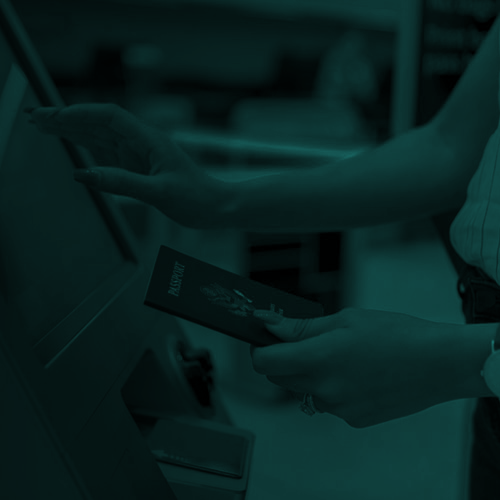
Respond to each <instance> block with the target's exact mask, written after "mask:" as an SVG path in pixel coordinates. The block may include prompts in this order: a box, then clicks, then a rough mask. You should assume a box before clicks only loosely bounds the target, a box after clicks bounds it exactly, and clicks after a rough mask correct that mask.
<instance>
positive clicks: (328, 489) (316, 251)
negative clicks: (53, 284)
mask: <svg viewBox="0 0 500 500" xmlns="http://www.w3.org/2000/svg"><path fill="white" fill-rule="evenodd" d="M452 3H453V2H451V3H450V5H451V4H452ZM479 3H481V5H483V4H484V5H483V7H484V6H486V7H488V6H490V5H493V4H495V3H496V2H490V3H488V2H479ZM438 4H439V5H440V4H442V5H441V7H439V5H438ZM444 4H447V2H441V3H439V2H437V3H436V2H434V3H433V2H428V3H426V2H415V1H413V0H412V1H410V0H350V1H349V2H345V1H341V0H309V1H308V0H203V1H201V0H198V1H187V0H177V1H176V0H141V1H140V0H135V1H134V0H128V1H127V0H72V1H71V2H68V1H65V0H45V1H44V2H39V1H36V0H16V2H15V4H14V6H15V8H16V10H17V12H18V14H19V16H20V17H21V19H22V21H23V23H24V24H25V27H26V29H27V31H28V33H29V35H30V37H31V38H32V40H33V42H34V44H35V46H36V47H37V48H38V51H39V53H40V55H41V56H42V59H43V60H44V62H45V64H46V65H47V67H48V69H49V72H50V73H51V75H52V77H53V79H54V81H55V83H56V85H57V87H58V88H59V90H60V92H61V94H62V96H63V98H64V99H65V101H66V102H67V103H68V104H72V103H78V102H88V101H94V102H115V103H117V104H119V105H121V106H123V107H124V108H126V109H129V110H130V111H132V112H133V113H135V114H137V115H139V116H141V117H143V118H144V119H145V120H147V121H149V122H151V123H154V124H155V125H157V126H158V127H161V128H163V129H164V130H165V131H167V132H169V133H170V134H171V136H172V138H173V139H174V140H176V141H177V142H178V143H179V144H180V145H181V146H182V147H183V148H184V149H185V150H186V151H187V152H188V154H190V155H192V157H193V158H194V159H195V160H196V161H197V163H198V164H199V165H201V166H203V167H204V168H206V169H207V170H208V171H209V172H211V173H212V175H214V176H220V177H221V178H224V179H228V180H243V179H245V178H250V177H254V176H258V175H265V174H267V173H270V172H274V171H280V170H283V169H289V168H307V167H310V166H311V165H314V164H317V163H318V162H319V161H322V159H323V158H324V154H325V151H329V154H331V156H332V157H335V158H337V159H339V160H341V159H342V158H345V157H348V156H351V155H354V154H358V153H359V152H361V151H364V150H366V149H369V148H372V147H374V146H376V145H377V144H380V143H381V142H383V141H385V140H386V139H388V138H389V137H391V135H393V134H395V133H398V132H401V131H403V130H404V129H405V128H408V127H409V126H412V125H414V124H416V123H418V121H419V120H425V119H428V118H429V116H421V115H420V117H419V116H417V114H416V113H415V109H416V108H418V109H419V110H420V109H428V110H429V111H428V113H427V115H431V114H432V112H433V111H432V109H430V108H432V106H434V109H435V108H436V106H439V105H440V104H441V102H442V101H443V99H444V98H445V97H446V95H447V94H448V93H449V91H450V90H451V88H452V87H453V85H454V83H455V82H456V79H457V78H458V76H459V75H460V74H461V72H462V71H463V67H461V66H455V67H453V69H452V70H446V71H444V72H443V70H442V68H441V69H439V68H438V69H436V67H437V65H435V66H434V70H433V72H431V73H432V74H431V73H427V74H424V73H425V72H423V73H418V71H419V68H421V67H420V66H419V65H420V62H421V61H422V60H423V56H422V51H419V50H417V48H420V49H422V47H424V48H425V47H427V48H429V47H430V45H429V44H430V43H431V41H432V40H431V41H430V40H429V38H426V37H425V36H424V33H425V31H424V29H423V28H422V26H423V25H429V23H432V22H434V25H435V26H438V28H440V29H443V30H445V29H447V28H450V27H452V28H453V27H455V28H457V27H458V28H457V29H459V28H461V27H463V26H466V25H467V26H470V25H471V22H472V23H473V26H479V28H478V32H479V33H482V34H484V33H485V32H486V31H487V29H488V27H489V26H490V23H491V20H492V18H493V17H494V14H493V11H491V10H488V8H486V7H484V8H483V10H482V13H481V15H482V17H481V19H479V18H478V17H477V12H476V13H475V12H473V11H472V10H466V11H463V12H459V10H460V9H458V8H457V9H458V10H457V9H455V10H454V14H453V16H452V15H451V14H450V12H448V13H446V12H444V11H443V12H440V9H441V10H442V9H443V8H444V9H445V10H446V6H444V7H443V5H444ZM425 9H427V10H425ZM433 9H434V11H437V14H436V12H433ZM485 9H486V10H485ZM458 15H460V16H461V18H460V20H458V21H457V19H458V18H457V17H456V16H458ZM488 16H489V17H488ZM436 19H437V21H436ZM421 23H424V24H421ZM425 23H427V24H425ZM436 23H437V24H436ZM464 23H465V24H464ZM478 23H479V24H478ZM410 35H411V36H413V37H414V38H413V39H409V38H408V37H409V36H410ZM434 38H436V36H434ZM437 38H438V41H437V42H435V40H434V42H435V46H436V44H437V47H438V48H439V47H441V46H440V44H443V43H444V45H443V46H442V47H441V49H443V47H444V49H446V51H445V52H446V53H447V54H448V55H449V54H451V49H450V48H449V47H446V43H445V42H443V41H442V40H441V41H439V37H437ZM415 40H417V41H415ZM434 42H433V43H434ZM426 43H427V45H426ZM476 48H477V43H476V45H475V46H473V47H461V46H460V47H454V48H453V50H455V51H457V50H460V51H462V52H464V51H465V52H467V54H468V53H470V52H471V51H472V52H473V51H474V50H475V49H476ZM444 49H443V50H444ZM435 55H436V54H435V53H434V56H435ZM422 67H423V66H422ZM427 67H430V66H427ZM402 72H403V73H402ZM422 75H423V76H422ZM424 76H427V77H428V78H427V80H425V82H424V83H426V85H427V86H426V87H425V86H422V85H420V86H418V85H417V83H418V82H421V81H423V80H422V79H423V77H424ZM421 77H422V78H421ZM419 79H420V80H419ZM417 81H418V82H417ZM422 89H424V90H425V92H424V91H423V90H422ZM419 90H420V94H419ZM411 92H413V94H412V93H411ZM422 94H425V96H430V97H429V99H428V100H430V101H431V103H430V104H426V103H422V101H421V100H419V99H420V98H421V95H422ZM426 105H427V108H425V106H426ZM405 110H406V111H405ZM405 113H406V115H405ZM412 113H413V114H412ZM116 201H117V203H118V204H119V205H120V206H121V208H122V209H123V211H124V213H125V215H126V218H127V220H128V221H129V223H130V225H131V227H132V229H133V230H134V232H135V234H136V236H137V238H138V240H139V242H140V245H141V247H142V249H143V252H144V256H145V258H148V259H153V258H154V257H155V256H156V252H157V249H158V244H161V243H165V244H168V245H170V246H174V247H176V248H178V249H179V250H181V251H184V252H186V253H188V254H191V255H193V256H195V257H197V258H201V259H204V260H206V261H207V262H211V263H213V264H216V265H218V266H220V267H223V268H226V269H228V270H231V271H234V272H238V273H240V274H245V275H247V276H249V277H251V278H252V279H255V280H258V281H261V282H263V283H266V284H270V285H272V286H275V287H277V288H281V289H283V290H286V291H288V292H291V293H295V294H297V295H301V296H304V297H307V298H310V299H312V300H316V301H319V302H321V303H322V304H323V306H324V308H325V313H326V314H333V313H335V312H337V311H339V310H340V309H341V308H342V307H345V306H352V307H361V308H371V309H381V310H388V311H396V312H403V313H406V314H411V315H414V316H418V317H422V318H426V319H429V320H433V321H443V322H450V323H462V322H463V317H462V314H461V311H460V302H459V299H458V295H457V293H456V291H455V284H456V278H457V276H456V271H455V268H454V267H453V264H452V262H451V260H450V258H449V256H448V253H447V251H446V242H443V240H442V239H441V238H440V236H439V232H438V231H437V230H436V225H435V221H429V220H424V221H417V222H412V223H408V224H397V225H387V226H379V227H376V228H365V229H357V230H353V231H348V232H343V233H339V232H330V233H321V234H260V233H241V232H234V231H224V230H221V231H216V232H204V231H194V230H188V229H185V228H182V227H180V226H178V225H177V224H176V223H174V222H172V221H169V220H167V219H166V218H164V217H158V214H155V213H153V211H151V210H150V209H149V208H148V207H144V206H142V205H140V204H138V203H136V202H133V201H130V200H125V199H121V198H118V197H117V199H116ZM179 321H180V322H181V323H182V326H183V329H184V330H185V332H186V334H187V335H188V336H189V337H190V338H191V340H192V341H193V343H194V344H196V345H197V346H201V347H208V348H209V349H210V351H211V352H212V356H213V358H214V362H215V366H216V380H217V384H218V385H219V386H220V388H221V390H222V392H223V395H224V399H225V403H226V405H227V407H228V411H229V413H230V415H231V416H232V418H233V420H234V423H235V425H237V426H239V427H242V428H246V429H250V430H252V431H254V432H255V434H256V436H257V444H256V450H255V458H254V464H253V465H252V470H253V472H252V479H251V485H250V489H249V491H248V494H247V498H248V499H250V500H253V499H257V498H259V499H268V498H269V499H271V498H284V497H285V495H286V498H289V499H291V500H292V499H295V498H304V497H306V498H310V499H316V498H317V499H324V498H336V499H342V500H356V499H364V500H366V499H382V498H383V499H384V500H389V499H396V498H397V499H400V498H403V497H404V498H406V499H409V500H412V499H417V498H426V499H428V500H429V499H434V498H435V499H438V498H439V499H440V500H448V499H449V500H458V499H463V498H465V496H464V488H465V481H466V466H467V464H466V462H467V448H468V446H469V439H470V429H469V425H468V421H469V420H468V419H469V414H470V411H471V408H472V402H470V401H455V402H452V403H448V404H446V405H441V406H440V407H436V408H432V409H429V410H427V411H425V412H422V413H420V414H418V415H415V416H412V417H408V418H405V419H401V420H398V421H396V422H389V423H387V424H382V425H379V426H376V427H374V428H369V429H363V430H356V429H352V428H350V427H349V426H347V424H345V423H344V422H343V421H341V420H340V419H337V418H336V417H332V416H315V417H314V418H313V419H308V417H307V416H305V415H303V414H302V413H301V412H300V411H299V410H298V408H297V407H298V402H297V401H295V400H293V399H291V398H290V397H289V395H288V394H287V393H284V392H283V391H281V390H279V389H278V388H276V387H275V386H272V385H271V384H270V383H269V382H267V380H266V379H265V378H263V377H260V376H258V375H256V374H255V373H254V372H253V370H252V367H251V363H250V356H249V352H248V346H246V345H241V343H240V342H237V341H234V340H232V339H230V338H226V337H224V336H223V335H221V334H219V333H217V332H213V331H210V330H208V329H206V328H202V327H199V326H196V325H193V324H191V323H189V322H187V321H184V320H179Z"/></svg>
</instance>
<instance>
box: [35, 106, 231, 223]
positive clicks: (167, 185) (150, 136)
mask: <svg viewBox="0 0 500 500" xmlns="http://www.w3.org/2000/svg"><path fill="white" fill-rule="evenodd" d="M28 111H29V110H28ZM30 113H31V118H32V121H33V122H34V123H35V124H36V126H37V128H38V129H39V131H40V132H42V133H47V134H53V135H56V136H58V137H63V138H65V139H68V140H69V141H71V142H73V143H75V144H78V145H80V146H84V147H85V148H87V149H88V150H89V151H90V152H91V153H92V155H93V157H94V159H95V160H96V162H97V165H98V167H93V168H92V169H91V172H90V174H89V173H86V172H88V171H83V170H77V171H76V172H75V174H76V175H75V179H77V180H78V181H80V182H83V183H85V184H86V185H89V186H91V187H92V188H94V189H97V190H99V191H105V192H109V193H113V194H118V195H124V196H129V197H131V198H135V199H137V200H140V201H143V202H145V203H147V204H149V205H152V206H153V207H155V208H157V209H158V210H159V211H160V212H162V213H163V214H165V215H166V216H167V217H170V218H171V219H173V220H175V221H176V222H178V223H179V224H182V225H184V226H186V227H191V228H196V229H207V228H210V227H212V226H213V225H214V224H215V222H216V221H215V219H216V217H217V213H218V211H217V210H218V208H219V207H220V205H221V204H222V203H223V196H224V193H225V190H224V187H223V186H224V184H225V183H223V182H222V181H218V180H217V179H214V178H213V177H210V176H209V175H208V174H207V173H206V172H204V171H203V170H202V169H201V168H199V167H198V166H196V165H195V164H194V163H193V161H192V160H191V159H190V158H189V157H188V156H187V155H186V154H185V153H184V152H183V151H182V150H181V149H180V148H179V147H178V146H176V145H175V144H174V143H173V142H172V141H171V140H170V139H169V137H168V135H167V133H166V132H164V131H161V130H159V129H156V128H154V127H152V126H149V125H146V124H145V123H143V122H142V121H140V120H139V119H138V118H136V117H135V116H134V115H133V114H131V113H129V112H128V111H126V110H125V109H123V108H121V107H119V106H117V105H115V104H94V103H88V104H87V103H84V104H75V105H72V106H68V107H64V108H51V107H40V108H35V109H34V110H31V111H30Z"/></svg>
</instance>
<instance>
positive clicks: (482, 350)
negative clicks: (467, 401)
mask: <svg viewBox="0 0 500 500" xmlns="http://www.w3.org/2000/svg"><path fill="white" fill-rule="evenodd" d="M497 328H498V323H482V324H474V325H461V326H460V332H459V333H458V336H457V338H456V342H454V343H453V348H452V353H453V358H454V363H455V370H456V373H457V382H458V390H459V394H460V396H459V398H479V397H495V394H493V393H492V392H491V390H490V389H489V388H488V386H487V385H486V382H485V380H484V378H483V376H482V371H483V367H484V364H485V362H486V360H487V359H488V357H489V356H490V354H491V342H492V341H493V340H494V339H495V336H496V331H497ZM457 399H458V398H457Z"/></svg>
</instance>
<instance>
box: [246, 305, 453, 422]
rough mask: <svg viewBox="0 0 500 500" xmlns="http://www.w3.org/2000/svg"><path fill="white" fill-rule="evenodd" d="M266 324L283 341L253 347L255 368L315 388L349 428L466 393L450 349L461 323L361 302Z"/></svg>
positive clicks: (302, 389)
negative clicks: (358, 306) (321, 314)
mask: <svg viewBox="0 0 500 500" xmlns="http://www.w3.org/2000/svg"><path fill="white" fill-rule="evenodd" d="M276 316H277V315H276ZM265 325H266V327H267V329H268V330H269V331H270V332H271V333H273V334H274V335H275V336H277V337H279V338H280V339H282V340H284V341H285V342H283V343H280V344H274V345H271V346H267V347H258V348H255V347H252V349H251V354H252V360H253V366H254V369H255V370H256V371H257V372H258V373H261V374H264V375H267V378H268V379H269V380H270V381H271V382H273V383H275V384H277V385H279V386H282V387H284V388H286V389H288V390H291V391H292V392H295V393H299V394H302V395H303V394H305V393H310V394H312V395H313V397H314V399H313V401H314V404H315V406H316V408H317V409H318V411H320V412H328V413H331V414H333V415H337V416H339V417H340V418H342V419H343V420H345V421H346V422H347V423H348V424H349V425H350V426H352V427H368V426H370V425H375V424H379V423H381V422H385V421H388V420H392V419H395V418H399V417H403V416H406V415H410V414H413V413H416V412H419V411H421V410H424V409H426V408H428V407H430V406H433V405H436V404H438V403H442V402H445V401H449V400H452V399H459V398H461V397H462V396H461V383H462V380H461V378H460V377H461V374H460V367H459V366H457V362H456V360H455V359H453V356H450V346H451V345H453V341H454V339H456V336H455V335H456V333H457V328H460V327H461V325H452V324H444V323H434V322H431V321H426V320H422V319H419V318H415V317H412V316H407V315H405V314H398V313H390V312H383V311H373V310H358V309H344V310H342V311H340V312H339V313H337V314H332V315H330V316H324V317H321V318H314V319H300V320H299V319H291V318H283V319H282V320H281V322H280V323H279V324H272V323H271V322H269V321H266V322H265Z"/></svg>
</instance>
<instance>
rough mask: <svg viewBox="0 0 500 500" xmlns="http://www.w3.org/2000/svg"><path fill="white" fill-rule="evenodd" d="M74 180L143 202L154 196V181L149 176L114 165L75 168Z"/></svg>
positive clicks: (149, 201) (147, 201)
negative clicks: (85, 168) (83, 168)
mask: <svg viewBox="0 0 500 500" xmlns="http://www.w3.org/2000/svg"><path fill="white" fill-rule="evenodd" d="M75 180H77V181H79V182H83V183H84V184H85V185H87V186H90V187H93V188H95V189H97V190H99V191H104V192H107V193H113V194H118V195H123V196H128V197H130V198H134V199H136V200H139V201H143V202H145V203H151V200H152V199H153V198H154V187H155V186H154V182H153V181H152V179H151V178H150V177H147V176H144V175H139V174H135V173H131V172H127V171H126V170H123V169H120V168H114V167H102V168H93V169H91V170H90V171H87V170H76V171H75Z"/></svg>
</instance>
